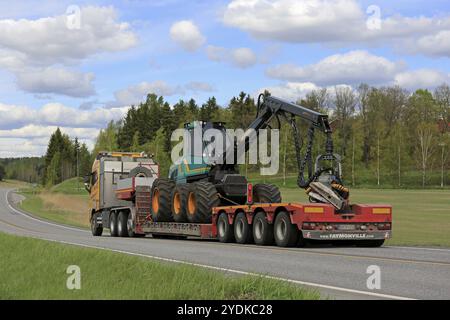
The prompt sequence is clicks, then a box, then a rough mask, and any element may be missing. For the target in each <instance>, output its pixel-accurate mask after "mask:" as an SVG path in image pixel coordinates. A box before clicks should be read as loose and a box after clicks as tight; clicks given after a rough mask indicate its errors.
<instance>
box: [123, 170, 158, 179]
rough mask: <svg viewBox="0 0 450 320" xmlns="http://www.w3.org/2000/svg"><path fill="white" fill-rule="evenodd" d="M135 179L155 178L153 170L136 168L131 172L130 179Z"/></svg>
mask: <svg viewBox="0 0 450 320" xmlns="http://www.w3.org/2000/svg"><path fill="white" fill-rule="evenodd" d="M134 177H153V173H152V170H150V169H149V168H146V167H136V168H133V169H131V170H130V172H129V173H128V178H134Z"/></svg>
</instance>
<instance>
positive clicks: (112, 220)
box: [109, 212, 118, 237]
mask: <svg viewBox="0 0 450 320" xmlns="http://www.w3.org/2000/svg"><path fill="white" fill-rule="evenodd" d="M109 233H110V234H111V237H117V236H118V232H117V212H111V215H110V216H109Z"/></svg>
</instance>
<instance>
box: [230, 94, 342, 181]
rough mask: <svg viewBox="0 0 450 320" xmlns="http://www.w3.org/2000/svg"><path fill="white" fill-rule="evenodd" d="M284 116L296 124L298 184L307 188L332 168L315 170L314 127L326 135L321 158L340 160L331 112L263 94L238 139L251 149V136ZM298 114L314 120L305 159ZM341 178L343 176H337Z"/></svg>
mask: <svg viewBox="0 0 450 320" xmlns="http://www.w3.org/2000/svg"><path fill="white" fill-rule="evenodd" d="M280 116H283V117H284V118H285V119H286V120H288V122H289V123H290V125H291V126H292V128H293V134H294V142H295V149H296V150H295V151H296V158H297V166H298V171H299V174H298V181H297V184H298V185H299V187H301V188H305V189H306V188H308V187H309V185H310V183H311V182H312V181H314V180H316V179H317V178H318V177H319V176H320V175H321V173H322V172H323V171H326V170H330V168H316V171H315V172H314V169H313V159H312V147H313V141H314V131H315V130H316V129H318V130H320V131H321V132H323V133H324V134H325V135H326V144H325V153H324V154H323V155H321V156H320V160H336V156H335V155H334V154H333V140H332V138H331V134H332V129H331V127H330V124H329V122H328V115H326V114H322V113H320V112H317V111H314V110H311V109H308V108H306V107H303V106H300V105H297V104H294V103H291V102H288V101H286V100H283V99H280V98H277V97H273V96H265V95H263V94H261V95H260V96H259V97H258V105H257V115H256V118H255V119H254V120H253V122H252V123H251V124H250V125H249V127H248V129H247V131H246V132H245V134H244V135H243V136H242V137H241V139H240V141H238V144H240V143H244V144H245V152H247V151H248V150H249V148H250V139H249V138H250V136H251V135H252V134H255V133H256V135H258V130H259V129H264V128H266V127H268V126H269V124H270V122H271V121H272V120H273V119H274V118H276V119H278V118H279V117H280ZM297 117H298V118H300V119H302V120H303V121H306V122H308V123H309V124H310V127H309V130H308V144H307V146H306V150H305V154H304V157H303V159H302V157H301V148H302V143H301V138H300V133H299V130H298V127H297V123H296V121H295V119H296V118H297ZM306 167H307V168H308V179H305V178H304V171H305V169H306ZM337 179H340V177H339V176H337Z"/></svg>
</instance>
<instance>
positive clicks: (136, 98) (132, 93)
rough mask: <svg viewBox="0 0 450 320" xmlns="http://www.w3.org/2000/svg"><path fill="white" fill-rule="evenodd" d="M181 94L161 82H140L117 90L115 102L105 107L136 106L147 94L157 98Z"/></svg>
mask: <svg viewBox="0 0 450 320" xmlns="http://www.w3.org/2000/svg"><path fill="white" fill-rule="evenodd" d="M182 92H183V89H182V88H181V87H179V86H178V87H175V86H172V85H170V84H168V83H167V82H165V81H162V80H156V81H153V82H146V81H144V82H141V83H139V84H137V85H132V86H129V87H128V88H125V89H121V90H118V91H116V92H115V93H114V97H115V100H114V101H110V102H108V103H107V104H106V106H107V107H118V106H130V105H137V104H139V103H140V102H142V101H143V100H144V98H145V96H146V95H147V94H150V93H154V94H156V95H159V96H172V95H175V94H180V93H182Z"/></svg>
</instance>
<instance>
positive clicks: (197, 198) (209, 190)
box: [186, 181, 220, 223]
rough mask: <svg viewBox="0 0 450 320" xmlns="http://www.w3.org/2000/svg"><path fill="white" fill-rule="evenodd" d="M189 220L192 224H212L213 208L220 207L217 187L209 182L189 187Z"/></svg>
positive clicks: (193, 184)
mask: <svg viewBox="0 0 450 320" xmlns="http://www.w3.org/2000/svg"><path fill="white" fill-rule="evenodd" d="M186 202H187V206H186V207H187V219H188V221H189V222H191V223H196V222H197V223H210V222H211V213H212V208H213V207H216V206H218V205H219V202H220V201H219V197H218V196H217V190H216V187H215V186H214V185H213V184H212V183H210V182H207V181H200V182H194V183H191V184H190V185H189V191H188V195H187V200H186Z"/></svg>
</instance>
